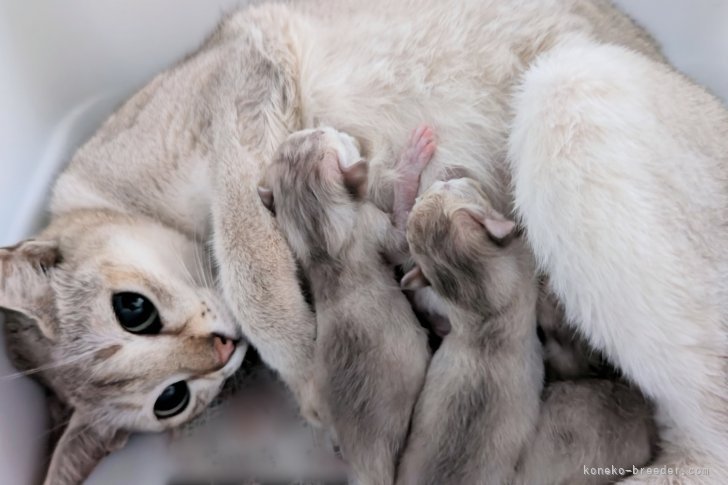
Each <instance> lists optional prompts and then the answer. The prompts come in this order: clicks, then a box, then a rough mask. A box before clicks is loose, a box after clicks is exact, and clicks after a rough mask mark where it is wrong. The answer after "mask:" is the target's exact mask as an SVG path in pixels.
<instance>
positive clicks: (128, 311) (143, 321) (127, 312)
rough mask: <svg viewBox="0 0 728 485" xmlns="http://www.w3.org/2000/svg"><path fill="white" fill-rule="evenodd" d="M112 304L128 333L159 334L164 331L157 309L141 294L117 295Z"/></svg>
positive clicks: (127, 293)
mask: <svg viewBox="0 0 728 485" xmlns="http://www.w3.org/2000/svg"><path fill="white" fill-rule="evenodd" d="M111 303H112V306H113V307H114V313H115V314H116V319H117V320H118V321H119V324H120V325H121V326H122V327H123V328H124V330H126V331H127V332H131V333H137V334H157V333H159V332H160V331H161V330H162V321H161V320H160V318H159V312H158V311H157V308H156V307H155V306H154V304H153V303H152V302H151V301H149V300H148V299H147V298H145V297H144V296H142V295H140V294H139V293H132V292H123V293H115V294H114V296H113V297H112V298H111Z"/></svg>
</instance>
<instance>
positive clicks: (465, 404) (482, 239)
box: [398, 179, 543, 485]
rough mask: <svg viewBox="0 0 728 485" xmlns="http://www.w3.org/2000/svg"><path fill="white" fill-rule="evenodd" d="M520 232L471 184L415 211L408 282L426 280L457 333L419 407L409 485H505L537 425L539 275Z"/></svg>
mask: <svg viewBox="0 0 728 485" xmlns="http://www.w3.org/2000/svg"><path fill="white" fill-rule="evenodd" d="M514 229H515V224H514V223H513V222H512V221H509V220H506V219H505V218H504V217H503V216H502V215H501V214H499V213H498V212H497V211H496V210H495V209H493V207H492V206H491V205H490V203H489V202H488V201H487V199H486V198H485V196H484V195H483V193H482V192H481V191H480V190H479V189H478V188H477V186H476V183H475V182H474V181H473V180H470V179H457V180H450V181H447V182H436V183H435V184H433V185H432V187H431V188H430V189H428V191H427V192H425V194H424V195H423V196H421V197H420V199H419V200H418V202H417V204H416V205H415V207H414V209H413V210H412V213H411V215H410V218H409V222H408V224H407V240H408V242H409V246H410V250H411V252H412V257H413V258H414V260H415V262H416V263H417V266H416V267H415V269H413V270H411V271H410V272H409V273H407V274H406V275H405V276H404V278H403V279H402V285H403V287H405V288H408V287H409V288H415V287H417V286H422V283H423V282H424V281H425V280H427V281H429V283H430V284H431V285H432V288H433V289H434V290H435V291H436V292H437V293H438V294H440V295H441V296H442V297H443V298H444V299H445V301H446V302H447V305H448V307H449V308H448V310H449V311H448V317H449V320H450V323H451V327H452V329H451V331H450V333H449V334H448V335H447V336H446V337H445V339H444V340H443V342H442V345H441V346H440V348H439V349H438V350H437V352H436V353H435V355H434V356H433V358H432V361H431V363H430V367H429V369H428V372H427V377H426V380H425V385H424V388H423V390H422V394H421V395H420V398H419V400H418V401H417V408H416V410H415V414H414V417H413V422H412V432H411V435H410V438H409V441H408V445H407V450H406V452H405V454H404V457H403V459H402V463H401V466H400V469H399V478H398V482H399V483H401V484H403V485H426V484H432V485H445V484H452V485H457V484H464V483H468V484H476V483H507V482H508V480H509V479H510V478H511V477H512V475H513V472H514V469H515V467H516V463H517V461H518V457H519V455H520V453H521V450H522V449H523V448H524V446H525V445H526V443H527V440H528V439H529V437H530V436H531V435H532V433H533V430H534V429H535V427H536V421H537V419H538V415H539V397H540V394H541V388H542V380H543V360H542V355H541V345H540V343H539V341H538V338H537V336H536V299H537V296H538V289H537V286H536V268H535V264H534V262H533V260H532V258H531V256H530V253H529V250H528V248H527V247H526V246H525V244H524V243H523V241H522V240H521V239H520V238H518V237H516V236H514V234H513V232H514ZM418 283H419V284H418Z"/></svg>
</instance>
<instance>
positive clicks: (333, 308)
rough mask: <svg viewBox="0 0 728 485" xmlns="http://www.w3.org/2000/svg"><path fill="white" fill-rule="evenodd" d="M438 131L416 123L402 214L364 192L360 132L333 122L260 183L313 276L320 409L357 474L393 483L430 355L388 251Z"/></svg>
mask: <svg viewBox="0 0 728 485" xmlns="http://www.w3.org/2000/svg"><path fill="white" fill-rule="evenodd" d="M431 136H432V135H431V132H430V131H429V130H428V129H425V128H420V129H418V130H417V131H416V132H415V134H414V136H413V138H412V140H411V142H410V145H409V147H408V148H407V149H406V150H405V151H404V153H403V154H402V157H401V158H400V162H401V163H400V166H401V167H402V172H401V173H402V174H403V175H402V180H401V182H400V187H399V189H398V190H399V192H400V194H398V195H395V200H397V201H398V202H397V203H396V204H395V214H394V217H393V218H394V221H393V220H392V218H390V216H389V215H388V214H386V213H384V212H382V211H381V210H380V209H378V208H377V207H376V206H375V205H374V204H372V203H371V202H369V201H367V200H366V199H365V198H364V195H365V194H366V188H367V168H368V165H367V162H366V161H365V160H362V159H361V156H360V154H359V150H358V147H357V144H356V142H355V140H354V139H353V138H351V137H350V136H348V135H346V134H344V133H340V132H337V131H336V130H334V129H332V128H322V129H317V130H306V131H302V132H299V133H294V134H293V135H291V136H290V137H289V138H288V140H287V141H286V142H285V143H283V145H282V146H281V148H280V149H279V150H278V152H277V154H276V156H275V157H274V159H273V162H272V164H271V165H270V167H269V168H268V170H267V172H266V173H265V176H264V178H263V183H262V188H261V189H260V193H261V197H262V199H263V200H264V202H265V204H266V205H267V206H268V207H269V208H271V209H272V210H274V211H275V217H276V220H277V222H278V227H279V228H280V230H281V231H282V232H283V234H284V235H285V237H286V239H287V241H288V243H289V244H290V246H291V248H292V250H293V252H294V254H295V256H296V258H297V259H298V260H299V262H300V264H301V265H302V267H303V271H304V273H305V274H306V276H307V277H308V280H309V281H310V285H311V290H312V295H313V300H314V305H315V310H316V321H317V326H318V333H317V340H316V349H315V354H314V356H315V357H314V377H313V379H314V389H315V390H316V392H317V402H316V403H315V404H314V405H312V408H313V410H314V419H318V420H320V421H321V422H322V423H323V424H324V425H325V426H327V427H330V428H331V429H332V431H333V434H334V435H335V437H336V439H337V441H338V442H339V444H340V446H341V451H342V455H343V457H344V459H346V460H347V461H348V462H349V464H350V466H351V468H352V471H353V478H354V479H355V480H356V481H357V483H362V484H371V485H385V484H389V483H393V482H394V477H395V465H396V461H397V459H398V457H399V454H400V451H401V450H402V448H403V446H404V442H405V439H406V436H407V431H408V428H409V422H410V416H411V413H412V409H413V407H414V403H415V400H416V398H417V395H418V394H419V392H420V389H421V387H422V383H423V381H424V376H425V369H426V367H427V362H428V359H429V350H428V346H427V338H426V334H425V332H424V329H423V328H422V327H420V325H419V324H418V321H417V319H416V317H415V315H414V313H413V311H412V309H411V308H410V305H409V303H408V301H407V299H406V297H405V296H404V295H403V294H402V292H401V291H400V290H399V288H398V287H397V285H396V280H395V279H394V272H393V269H392V267H391V264H390V263H388V262H386V261H385V260H384V259H383V254H390V255H391V254H395V255H396V254H397V253H398V252H399V251H401V250H402V248H403V246H405V245H406V243H405V240H404V234H403V231H402V228H401V224H403V222H404V221H405V220H406V212H407V211H408V210H409V207H411V205H412V203H413V202H414V197H415V194H416V190H417V185H418V184H419V172H421V170H422V168H423V167H424V165H425V164H426V163H427V161H429V158H430V157H431V156H432V151H433V150H434V146H433V145H432V143H431V141H430V138H431ZM398 213H399V215H398ZM397 221H400V223H399V224H398V223H397ZM393 222H394V223H393ZM398 226H400V227H398Z"/></svg>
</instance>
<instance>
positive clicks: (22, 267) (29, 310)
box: [0, 239, 61, 340]
mask: <svg viewBox="0 0 728 485" xmlns="http://www.w3.org/2000/svg"><path fill="white" fill-rule="evenodd" d="M60 260H61V256H60V252H59V250H58V244H57V243H56V242H54V241H40V240H38V241H36V240H32V239H30V240H27V241H23V242H21V243H19V244H16V245H15V246H12V247H6V248H0V308H5V309H7V310H12V311H15V312H17V313H20V314H23V315H25V316H27V317H28V318H30V319H32V320H34V321H35V322H36V323H37V325H38V328H39V329H40V331H41V333H42V334H43V335H44V336H45V337H46V338H48V339H51V340H53V337H54V335H55V328H56V308H55V297H54V294H53V289H52V288H51V284H50V274H51V271H53V268H54V267H55V266H56V265H57V264H58V263H59V262H60Z"/></svg>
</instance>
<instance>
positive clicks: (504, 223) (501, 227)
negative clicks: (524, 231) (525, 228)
mask: <svg viewBox="0 0 728 485" xmlns="http://www.w3.org/2000/svg"><path fill="white" fill-rule="evenodd" d="M463 210H464V211H465V212H467V213H468V214H470V216H471V217H472V218H473V219H475V220H476V221H478V223H480V224H481V225H482V226H483V227H484V228H485V230H486V231H487V232H488V235H489V236H490V237H491V239H493V240H494V241H496V242H502V241H504V240H505V239H506V238H507V237H508V236H510V235H511V234H513V231H514V230H515V229H516V223H515V222H513V221H512V220H510V219H507V218H506V217H505V216H504V215H503V214H501V213H500V212H498V211H497V210H495V209H490V210H489V211H488V212H483V211H479V210H476V209H472V208H470V207H466V208H464V209H463Z"/></svg>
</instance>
